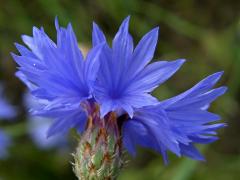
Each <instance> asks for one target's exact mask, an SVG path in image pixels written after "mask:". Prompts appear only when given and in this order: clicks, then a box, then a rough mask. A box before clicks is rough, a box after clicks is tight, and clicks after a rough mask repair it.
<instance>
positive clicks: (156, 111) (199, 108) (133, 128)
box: [123, 72, 227, 163]
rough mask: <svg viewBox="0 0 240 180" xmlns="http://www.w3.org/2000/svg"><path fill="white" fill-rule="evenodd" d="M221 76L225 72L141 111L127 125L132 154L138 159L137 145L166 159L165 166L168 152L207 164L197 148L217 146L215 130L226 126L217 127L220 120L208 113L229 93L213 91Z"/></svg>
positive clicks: (222, 89) (124, 133)
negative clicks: (216, 100) (213, 143)
mask: <svg viewBox="0 0 240 180" xmlns="http://www.w3.org/2000/svg"><path fill="white" fill-rule="evenodd" d="M221 75H222V72H219V73H215V74H213V75H211V76H208V77H207V78H205V79H204V80H202V81H200V82H199V83H198V84H196V85H195V86H194V87H192V88H191V89H189V90H187V91H186V92H184V93H182V94H180V95H178V96H175V97H173V98H170V99H167V100H164V101H161V102H159V104H158V105H155V106H146V107H143V108H141V109H138V110H137V112H136V113H135V115H134V117H133V118H132V119H128V120H127V121H126V123H124V125H123V136H124V144H125V147H126V148H127V149H128V151H129V152H130V153H131V154H133V155H134V154H135V147H136V146H137V145H140V146H143V147H147V148H151V149H153V150H155V151H157V152H159V153H161V154H162V155H163V157H164V161H165V163H167V162H168V160H167V154H166V152H167V150H170V151H172V152H173V153H175V154H176V155H178V156H182V155H183V156H188V157H190V158H193V159H196V160H204V158H203V156H202V155H201V154H200V153H199V152H198V150H197V149H196V148H195V147H194V144H195V143H200V144H208V143H211V142H214V141H215V140H217V139H218V138H217V137H216V136H215V135H216V132H215V130H217V129H219V128H222V127H224V126H226V124H224V123H215V124H213V122H215V121H218V120H220V116H218V115H217V114H214V113H211V112H209V111H208V107H209V105H210V104H211V103H212V101H214V100H215V99H216V98H217V97H219V96H221V95H223V94H224V93H225V91H226V89H227V88H226V87H219V88H215V89H213V86H214V85H215V83H216V82H217V81H218V80H219V78H220V77H221Z"/></svg>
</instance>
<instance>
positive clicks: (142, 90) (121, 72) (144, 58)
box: [93, 17, 185, 117]
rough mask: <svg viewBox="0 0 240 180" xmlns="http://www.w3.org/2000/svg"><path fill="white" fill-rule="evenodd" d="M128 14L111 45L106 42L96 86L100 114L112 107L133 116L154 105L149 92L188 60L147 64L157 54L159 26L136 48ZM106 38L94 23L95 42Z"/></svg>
mask: <svg viewBox="0 0 240 180" xmlns="http://www.w3.org/2000/svg"><path fill="white" fill-rule="evenodd" d="M129 19H130V18H129V17H127V18H126V19H125V20H124V21H123V23H122V25H121V26H120V28H119V30H118V32H117V34H116V35H115V37H114V39H113V42H112V48H110V47H109V46H108V45H105V46H104V48H103V51H102V53H101V56H100V58H101V65H100V68H99V72H98V75H97V81H96V83H95V86H94V95H95V98H96V100H97V102H98V103H99V104H100V110H101V116H102V117H103V116H104V115H106V114H107V113H108V112H110V111H122V110H123V111H126V112H127V113H128V115H129V116H130V117H132V116H133V113H134V109H136V108H141V107H143V106H148V105H154V104H157V103H158V100H157V99H156V98H155V97H153V96H151V95H150V94H149V93H150V92H151V91H153V90H154V89H155V88H156V87H158V86H159V85H160V84H162V83H164V82H165V81H166V80H167V79H168V78H170V77H171V76H172V75H173V74H174V73H175V72H176V71H177V70H178V69H179V68H180V67H181V65H182V64H183V63H184V61H185V60H183V59H179V60H176V61H170V62H168V61H158V62H154V63H152V64H148V63H149V62H150V61H151V60H152V58H153V55H154V51H155V48H156V44H157V39H158V28H154V29H153V30H151V31H150V32H149V33H147V34H146V35H145V36H144V37H143V38H142V39H141V40H140V42H139V43H138V44H137V46H136V47H135V48H134V45H133V39H132V36H131V35H130V34H129V32H128V26H129ZM102 42H106V38H105V36H104V34H103V33H102V31H101V30H100V29H99V27H98V26H97V25H96V24H94V25H93V46H97V45H98V44H100V43H102Z"/></svg>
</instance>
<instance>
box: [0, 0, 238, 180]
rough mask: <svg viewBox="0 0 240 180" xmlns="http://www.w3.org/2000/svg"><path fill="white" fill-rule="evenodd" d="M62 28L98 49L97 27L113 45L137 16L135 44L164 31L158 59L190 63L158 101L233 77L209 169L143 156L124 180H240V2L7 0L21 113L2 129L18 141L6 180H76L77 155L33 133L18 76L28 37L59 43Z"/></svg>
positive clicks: (6, 70)
mask: <svg viewBox="0 0 240 180" xmlns="http://www.w3.org/2000/svg"><path fill="white" fill-rule="evenodd" d="M56 15H57V16H58V17H59V21H60V23H61V24H62V25H64V26H65V25H67V23H68V22H72V24H73V27H74V29H75V32H76V34H77V37H78V40H79V42H80V43H81V44H83V45H84V46H85V47H89V46H90V45H91V28H92V21H95V22H97V23H98V24H99V25H100V27H102V29H103V30H104V32H105V33H106V35H107V37H108V38H109V39H110V38H112V37H113V35H114V34H115V32H116V31H117V28H118V27H119V24H120V22H121V21H122V20H123V18H125V17H126V16H127V15H131V24H130V32H131V33H132V35H133V37H134V39H135V42H137V41H139V39H140V37H141V36H143V35H144V34H145V33H146V32H148V31H149V30H150V29H151V28H153V27H156V26H160V39H159V43H158V46H157V51H156V53H155V58H156V59H164V60H165V59H167V60H173V59H177V58H186V59H187V60H188V61H187V63H185V65H184V66H183V67H182V68H181V70H180V71H179V72H177V73H176V74H175V76H174V77H173V78H171V79H170V80H169V81H168V82H167V83H165V84H164V85H162V86H161V87H160V88H158V89H157V90H156V91H155V92H154V93H155V94H156V95H157V96H158V98H159V99H164V98H167V97H170V96H173V95H177V94H178V93H180V92H182V91H184V90H187V89H188V88H190V87H191V86H192V85H193V84H195V83H196V82H198V81H199V80H201V79H202V78H204V77H206V76H207V75H209V74H212V73H214V72H216V71H221V70H224V71H225V74H224V76H223V79H222V80H221V82H220V83H219V85H227V86H228V87H229V91H228V92H227V94H226V95H224V96H223V97H221V98H219V99H218V100H217V102H215V103H214V104H213V106H212V107H211V110H212V111H214V112H217V113H219V114H220V115H221V116H222V119H223V121H225V122H227V123H228V127H227V128H225V129H224V130H221V131H220V132H219V136H220V140H219V141H217V142H215V143H213V144H211V145H209V146H205V147H201V146H200V147H199V148H200V149H201V152H202V153H203V154H204V155H205V156H206V159H207V161H206V162H196V161H192V160H189V159H187V158H180V159H179V158H176V157H175V156H173V155H170V161H171V163H170V165H168V166H164V165H163V162H162V159H161V156H160V155H158V154H156V153H154V152H151V151H149V150H144V149H139V151H138V156H137V157H136V158H131V157H129V159H130V160H131V162H130V163H129V164H128V166H127V168H125V169H124V171H122V174H121V175H120V177H119V179H120V180H125V179H126V180H128V179H129V180H145V179H149V180H159V179H162V180H213V179H218V180H226V179H227V180H239V179H240V119H239V117H240V1H238V0H228V1H227V0H225V1H224V0H211V1H210V0H181V1H174V0H161V1H160V0H149V1H147V0H89V1H86V0H71V1H69V0H32V1H29V0H0V59H1V61H0V80H1V84H3V85H4V88H5V89H4V94H5V96H6V97H7V98H8V100H9V101H10V102H11V104H13V105H15V106H16V107H17V110H18V116H17V117H16V118H15V121H14V122H13V121H11V122H1V124H0V125H1V128H3V129H5V131H7V133H9V134H10V135H11V137H12V138H13V143H12V146H11V147H10V149H9V157H8V158H5V159H4V160H1V161H0V179H1V178H2V179H6V180H33V179H34V180H53V179H54V180H55V179H56V180H58V179H59V180H63V179H64V180H70V179H76V178H75V176H74V174H73V173H72V169H71V164H70V162H71V161H72V160H73V159H72V157H71V155H70V153H71V152H72V151H73V150H74V146H75V144H76V142H75V141H74V138H73V137H71V138H70V139H73V140H71V141H70V142H69V143H68V145H67V148H65V147H64V148H62V147H50V148H49V147H44V146H43V147H42V146H41V145H40V146H39V144H38V143H37V142H36V141H34V140H33V138H32V136H31V133H29V120H28V119H29V115H28V113H27V110H26V99H25V98H26V89H25V87H24V86H23V85H22V83H21V82H20V81H19V80H18V79H17V78H16V77H15V76H14V73H15V71H16V64H15V63H14V62H13V60H12V58H11V56H10V54H9V53H10V52H16V49H15V47H14V44H13V43H14V42H19V43H21V38H20V37H21V35H22V34H28V35H31V34H32V27H33V26H38V27H40V26H44V28H45V30H46V32H47V33H48V34H49V35H50V36H51V37H52V38H55V36H56V35H55V28H54V18H55V16H56Z"/></svg>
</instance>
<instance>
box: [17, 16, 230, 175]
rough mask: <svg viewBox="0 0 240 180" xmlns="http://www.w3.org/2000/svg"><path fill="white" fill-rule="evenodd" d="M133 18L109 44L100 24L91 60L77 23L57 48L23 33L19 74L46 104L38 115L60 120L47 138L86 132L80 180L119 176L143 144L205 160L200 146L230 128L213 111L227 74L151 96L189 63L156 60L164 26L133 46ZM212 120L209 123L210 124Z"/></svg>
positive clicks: (77, 167)
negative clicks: (168, 95)
mask: <svg viewBox="0 0 240 180" xmlns="http://www.w3.org/2000/svg"><path fill="white" fill-rule="evenodd" d="M129 19H130V18H129V17H127V18H126V19H125V20H124V21H123V23H122V24H121V26H120V28H119V30H118V32H117V33H116V35H115V37H114V39H113V41H112V46H111V47H110V46H109V45H108V43H107V41H106V38H105V36H104V34H103V32H102V31H101V30H100V28H99V27H98V26H97V25H96V24H95V23H93V33H92V44H93V48H92V49H91V50H90V51H89V53H88V55H87V57H86V59H85V60H84V58H83V56H82V53H81V51H80V50H79V48H78V43H77V40H76V37H75V35H74V33H73V30H72V27H71V25H68V27H67V28H63V27H59V25H58V22H57V20H56V29H57V43H54V42H53V41H52V40H51V39H50V38H49V37H48V36H47V35H46V33H45V32H44V30H43V28H41V29H37V28H35V27H34V28H33V37H29V36H26V35H24V36H23V41H24V43H25V44H26V45H27V46H28V47H29V49H28V48H26V47H24V46H22V45H19V44H16V47H17V49H18V50H19V52H20V54H21V56H18V55H15V54H13V58H14V59H15V61H16V62H17V63H18V65H19V66H20V67H19V71H18V72H17V76H18V77H19V78H20V79H22V81H23V82H24V83H25V84H26V85H27V86H28V87H29V89H30V91H31V94H32V95H33V96H35V97H36V98H37V99H39V101H40V102H41V107H40V108H37V109H36V108H32V111H33V113H34V114H37V115H40V116H47V117H51V118H54V119H55V120H54V122H53V124H52V125H51V126H50V128H49V130H48V136H51V135H55V134H57V133H66V132H67V131H68V130H69V129H70V128H73V127H74V128H76V129H77V130H78V132H80V133H81V139H80V140H79V145H78V147H77V150H76V152H75V154H74V159H75V164H74V171H75V173H76V175H77V177H78V178H79V179H84V178H86V179H89V178H90V179H91V178H97V179H104V178H114V177H116V176H117V175H118V173H119V170H120V169H121V168H122V167H123V165H124V160H123V152H122V151H123V148H126V149H127V150H128V152H130V153H131V154H133V155H135V154H136V146H142V147H146V148H150V149H153V150H155V151H157V152H159V153H161V154H162V155H163V159H164V161H165V163H167V161H168V160H167V154H166V153H167V151H168V150H169V151H172V152H173V153H175V154H176V155H178V156H188V157H191V158H193V159H197V160H203V157H202V156H201V155H200V153H199V152H198V151H197V149H196V148H195V147H194V144H195V143H204V144H206V143H210V142H213V141H215V140H216V139H217V138H216V137H215V136H213V135H215V133H216V132H215V130H217V129H219V128H221V127H224V126H225V124H223V123H217V124H212V123H213V122H214V121H217V120H219V119H220V117H219V116H218V115H216V114H213V113H210V112H208V107H209V106H210V104H211V103H212V101H214V100H215V99H216V98H217V97H218V96H220V95H222V94H224V93H225V91H226V87H220V88H216V89H214V88H213V86H214V85H215V84H216V82H217V81H218V80H219V79H220V77H221V75H222V72H219V73H216V74H213V75H211V76H209V77H207V78H205V79H204V80H202V81H200V82H199V83H198V84H196V85H195V86H194V87H192V88H191V89H189V90H188V91H186V92H184V93H182V94H180V95H178V96H176V97H173V98H170V99H167V100H163V101H159V100H158V99H157V98H155V97H153V96H152V95H151V94H150V93H151V92H152V91H153V90H154V89H155V88H156V87H158V86H159V85H160V84H162V83H163V82H165V81H166V80H167V79H169V78H170V77H171V76H172V75H173V74H174V73H175V72H176V71H177V70H178V69H179V68H180V67H181V65H182V64H183V63H184V62H185V60H183V59H178V60H175V61H158V62H154V63H151V64H149V62H150V61H151V60H152V58H153V55H154V51H155V48H156V44H157V39H158V28H154V29H153V30H151V31H150V32H149V33H147V34H146V35H145V36H144V37H143V38H142V39H141V40H140V41H139V43H138V44H137V45H136V47H135V48H134V45H133V39H132V37H131V35H130V34H129V32H128V26H129ZM209 123H210V124H209Z"/></svg>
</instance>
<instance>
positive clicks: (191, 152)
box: [180, 144, 205, 161]
mask: <svg viewBox="0 0 240 180" xmlns="http://www.w3.org/2000/svg"><path fill="white" fill-rule="evenodd" d="M180 148H181V153H182V155H184V156H188V157H190V158H192V159H195V160H198V161H205V158H204V157H203V156H202V155H201V154H200V152H199V151H198V150H197V149H196V148H195V147H194V146H193V145H192V144H189V145H184V144H180Z"/></svg>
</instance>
